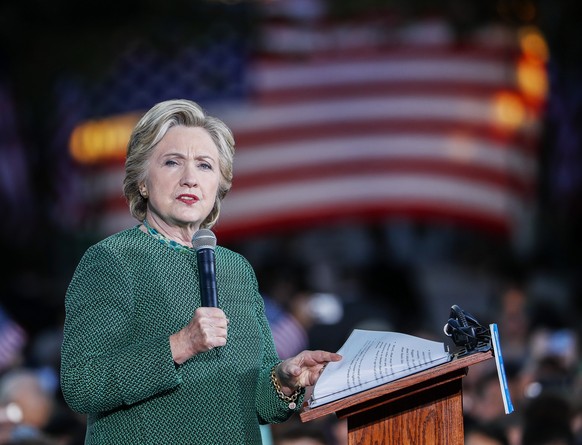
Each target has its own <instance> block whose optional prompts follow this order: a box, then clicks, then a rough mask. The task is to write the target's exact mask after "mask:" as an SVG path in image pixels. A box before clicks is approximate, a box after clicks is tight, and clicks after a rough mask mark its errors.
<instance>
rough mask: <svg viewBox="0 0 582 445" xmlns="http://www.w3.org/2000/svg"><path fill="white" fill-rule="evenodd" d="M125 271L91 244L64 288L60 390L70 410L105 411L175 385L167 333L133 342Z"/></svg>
mask: <svg viewBox="0 0 582 445" xmlns="http://www.w3.org/2000/svg"><path fill="white" fill-rule="evenodd" d="M128 270H129V268H127V267H124V264H123V261H122V260H121V259H120V258H118V257H117V256H116V255H115V254H114V253H113V252H112V251H111V250H109V249H106V248H105V247H103V246H100V245H96V246H93V247H91V248H90V249H88V250H87V252H86V253H85V255H84V256H83V258H82V259H81V261H80V262H79V265H78V266H77V269H76V270H75V273H74V275H73V278H72V280H71V283H70V284H69V287H68V289H67V292H66V296H65V323H64V331H63V344H62V347H61V390H62V393H63V396H64V398H65V401H66V402H67V404H68V405H69V407H70V408H71V409H73V410H74V411H77V412H81V413H97V412H104V411H109V410H112V409H115V408H119V407H121V406H123V405H130V404H133V403H135V402H138V401H140V400H144V399H146V398H148V397H151V396H152V395H155V394H158V393H160V392H162V391H166V390H169V389H171V388H173V387H175V386H177V385H179V384H180V375H179V372H178V371H177V370H176V368H175V366H174V363H173V360H172V356H171V351H170V344H169V337H168V336H167V335H160V336H152V337H149V338H147V339H139V340H135V339H133V336H132V324H133V318H134V306H133V294H132V291H133V290H132V277H131V276H130V275H129V273H128ZM144 376H147V378H144Z"/></svg>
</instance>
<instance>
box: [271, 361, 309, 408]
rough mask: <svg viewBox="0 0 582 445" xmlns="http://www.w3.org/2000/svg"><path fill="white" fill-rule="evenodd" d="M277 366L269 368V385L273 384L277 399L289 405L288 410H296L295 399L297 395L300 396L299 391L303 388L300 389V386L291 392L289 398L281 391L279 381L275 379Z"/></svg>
mask: <svg viewBox="0 0 582 445" xmlns="http://www.w3.org/2000/svg"><path fill="white" fill-rule="evenodd" d="M277 366H279V365H278V364H277V365H275V366H273V368H271V383H272V384H273V387H274V388H275V391H276V392H277V395H278V396H279V398H280V399H281V400H283V401H285V402H287V403H289V409H295V408H297V399H298V398H299V394H301V390H302V389H303V388H301V386H298V387H297V388H296V389H295V391H294V392H293V394H291V395H290V396H288V395H287V394H285V393H284V392H283V391H281V382H279V379H278V378H277V373H276V371H275V370H276V368H277Z"/></svg>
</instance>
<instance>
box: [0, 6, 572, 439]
mask: <svg viewBox="0 0 582 445" xmlns="http://www.w3.org/2000/svg"><path fill="white" fill-rule="evenodd" d="M581 9H582V7H581V6H580V5H579V4H578V3H577V2H575V1H572V0H446V1H441V2H434V1H428V0H392V1H390V0H384V1H381V0H359V1H355V0H335V1H330V0H327V1H326V0H271V1H267V0H263V1H261V0H254V1H250V0H249V1H236V0H229V1H227V0H225V1H218V0H207V1H192V0H190V1H187V0H173V1H172V2H163V3H162V2H157V1H147V0H145V1H144V0H142V1H140V2H137V1H133V0H127V1H122V2H120V1H116V2H113V1H111V0H102V1H99V2H92V1H90V2H88V3H87V2H84V3H81V2H70V1H67V0H54V1H51V2H42V1H38V0H32V1H29V2H25V3H22V2H2V3H1V5H0V24H1V26H0V203H1V204H2V209H3V211H2V218H1V219H2V230H1V231H0V243H1V244H0V245H1V247H2V252H3V253H4V265H3V266H2V274H3V279H2V280H1V282H0V299H1V300H0V303H1V307H0V372H2V374H0V376H2V375H8V374H10V371H13V370H15V369H19V370H22V371H23V370H34V371H35V372H36V374H37V375H41V376H42V382H44V383H43V384H44V386H45V388H48V389H49V392H51V394H53V395H54V397H55V398H57V399H58V398H59V395H58V362H59V356H58V354H59V347H60V329H61V326H62V320H63V316H64V311H63V297H64V293H65V291H66V287H67V285H68V282H69V280H70V278H71V276H72V274H73V271H74V268H75V266H76V264H77V262H78V261H79V259H80V257H81V255H82V254H83V252H84V251H85V249H86V248H87V247H88V246H89V245H91V244H92V243H94V242H96V241H98V240H100V239H102V238H104V237H105V236H107V235H109V234H112V233H114V232H116V231H118V230H121V229H123V228H127V227H131V226H132V225H135V224H137V221H135V220H132V218H131V216H130V214H129V211H128V210H127V206H126V204H125V201H124V200H123V197H122V190H121V184H122V180H123V174H124V172H123V163H124V156H125V147H126V143H127V140H128V137H129V134H130V132H131V129H132V127H133V125H134V124H135V123H136V122H137V119H138V118H139V117H140V115H141V113H143V112H144V111H145V110H147V109H148V108H150V107H151V106H152V105H153V104H155V103H156V102H159V101H161V100H165V99H170V98H188V99H192V100H195V101H197V102H199V103H200V104H201V105H202V106H203V107H204V108H206V109H207V110H208V111H209V112H210V113H211V114H213V115H216V116H217V117H219V118H221V119H222V120H224V121H225V122H226V123H227V124H228V125H229V126H230V127H231V128H232V129H233V131H234V134H235V139H236V143H237V154H236V156H235V172H234V174H235V176H234V183H233V189H232V191H231V193H230V194H229V195H228V196H227V198H226V200H225V202H224V205H223V212H222V216H221V218H220V220H219V223H218V224H217V226H216V227H215V232H216V234H217V237H218V241H219V243H220V244H222V245H225V246H227V247H230V248H232V249H234V250H237V251H239V252H240V253H242V254H243V255H245V256H246V257H247V258H248V259H249V261H250V262H251V263H252V265H253V266H254V267H255V270H256V271H257V275H258V277H259V283H260V286H261V290H262V292H263V294H264V296H265V301H266V304H267V311H268V315H269V319H270V321H271V322H272V327H273V332H274V334H275V339H276V341H277V342H278V344H277V346H278V348H279V350H280V354H281V356H282V357H283V356H285V355H287V354H289V355H291V354H293V353H294V352H295V351H296V350H297V349H299V348H304V347H310V348H326V349H330V350H336V349H337V348H339V346H341V343H342V342H343V340H345V338H346V337H347V335H348V334H349V333H350V332H351V330H352V329H353V328H355V327H363V328H370V329H384V330H396V331H402V332H408V333H414V334H417V335H423V336H429V337H432V338H436V339H439V340H443V336H444V334H443V331H442V327H443V325H444V324H445V322H446V321H447V319H448V316H449V311H450V307H451V305H452V304H458V305H459V306H461V307H462V308H463V309H465V310H467V311H469V312H471V313H472V314H473V315H474V316H476V317H477V319H479V320H480V321H481V322H482V323H483V324H486V323H491V322H495V323H498V325H499V328H500V333H501V341H502V346H503V348H504V352H505V353H506V354H507V360H508V368H510V370H511V371H513V373H512V376H516V379H519V385H520V386H519V389H516V393H515V398H516V399H517V402H516V403H517V404H518V405H519V401H520V400H521V399H522V397H524V398H525V399H527V398H529V399H534V398H537V397H538V396H540V395H541V394H542V393H544V392H543V391H542V390H543V389H544V388H545V389H547V388H554V387H555V386H556V385H557V386H558V387H559V388H560V393H561V394H562V393H567V394H568V395H569V396H568V404H569V409H571V410H572V412H577V411H576V410H579V404H580V397H579V392H578V383H577V382H578V379H579V369H578V368H579V357H578V356H579V351H578V348H579V341H578V338H579V330H580V326H579V325H580V323H579V320H580V314H581V312H582V307H581V298H580V292H581V284H582V283H581V279H580V273H581V272H582V269H581V265H582V253H581V249H580V248H581V247H582V245H581V243H580V238H581V237H580V233H579V230H578V228H579V227H580V224H581V223H582V218H581V216H582V212H581V209H582V206H581V205H580V204H581V194H582V193H581V192H582V114H581V113H582V72H581V68H582V66H581V62H580V61H581V60H582V58H581V56H582V53H581V45H582V28H581V27H580V25H579V18H580V17H581V15H580V13H581V12H582V11H581ZM289 329H294V330H293V331H292V332H293V335H289V332H290V331H289ZM548 359H552V360H554V359H555V360H557V362H556V363H554V362H552V363H553V364H554V365H555V368H552V369H553V370H554V372H555V373H557V377H556V374H551V375H550V376H549V377H548V376H547V375H546V374H544V378H542V377H540V373H541V372H542V371H541V369H543V370H544V372H546V371H547V369H548V368H547V366H546V365H547V363H546V362H545V361H544V360H548ZM542 365H544V366H545V367H544V366H542ZM484 372H485V371H484ZM475 374H476V375H477V376H480V375H481V374H480V373H479V372H475ZM524 376H525V377H524ZM468 380H469V382H468V384H470V382H471V380H470V379H468ZM478 380H479V379H478V378H475V381H474V386H475V387H477V386H478V385H477V383H476V382H477V381H478ZM540 382H542V383H543V384H542V383H540ZM564 382H566V383H564ZM533 383H537V384H538V386H535V385H533V386H532V384H533ZM536 388H537V389H536ZM475 391H476V392H475V394H477V393H478V392H479V391H478V390H477V388H475ZM528 391H529V392H528ZM469 393H470V391H469V388H468V389H467V394H469ZM544 394H545V393H544ZM477 399H478V397H477V396H475V399H474V400H477ZM471 400H473V399H470V398H467V402H466V408H467V412H468V416H467V417H471V418H472V417H479V416H478V415H477V414H474V413H484V412H486V410H485V409H483V408H482V407H480V408H475V407H476V406H480V405H478V403H477V402H475V401H474V400H473V401H474V403H472V402H471ZM497 402H498V401H497ZM3 403H4V405H3V406H8V402H7V401H6V400H4V401H3V399H2V384H1V381H0V405H2V404H3ZM498 405H499V403H497V405H496V406H498ZM548 406H549V405H548ZM471 407H473V410H474V411H471V409H472V408H471ZM493 411H494V413H493V414H499V413H497V412H495V410H493ZM554 411H555V410H554ZM469 414H470V415H469ZM53 416H54V413H53ZM568 416H569V415H568ZM63 417H66V416H63ZM492 417H495V415H492ZM563 417H567V416H566V415H564V416H563ZM47 418H48V417H47ZM568 419H570V417H568ZM575 419H576V418H575V416H573V415H572V423H571V425H570V424H569V425H568V428H567V429H568V430H569V433H571V436H569V437H570V439H571V440H572V441H573V440H574V438H573V437H574V434H575V432H577V431H578V430H579V428H580V426H579V425H578V426H575V425H577V424H576V423H575ZM1 420H2V414H1V413H0V423H1ZM479 420H483V419H479ZM515 423H516V424H518V423H519V425H520V426H521V427H523V425H525V423H527V422H523V423H521V419H520V421H519V422H517V421H516V422H515ZM539 423H540V422H537V424H538V425H539ZM56 424H57V422H55V421H53V422H52V423H50V425H53V426H52V428H54V430H56V429H58V428H57V427H56V426H54V425H56ZM64 424H67V425H69V426H66V427H65V426H63V427H60V428H61V429H63V430H66V429H67V428H70V424H68V423H66V422H64V421H63V423H62V424H61V425H64ZM73 424H75V423H74V422H73ZM531 424H536V422H533V423H531ZM43 425H44V426H42V428H44V429H47V428H49V427H48V426H47V425H49V424H48V423H44V424H43ZM75 425H76V424H75ZM570 426H571V428H570ZM507 428H509V427H507ZM54 430H53V431H54ZM521 431H522V433H521V434H525V433H523V429H522V430H521ZM63 434H64V433H63ZM528 434H529V433H528ZM548 434H549V433H548ZM56 435H57V434H56V433H54V434H53V436H56ZM528 437H529V436H528ZM533 437H538V438H539V437H542V435H541V434H534V436H533ZM330 440H331V439H330ZM334 440H335V439H334ZM515 440H518V439H515ZM528 440H530V439H528ZM61 443H72V442H65V439H63V441H62V442H61ZM329 443H332V442H329ZM334 443H335V442H334ZM517 443H518V442H513V445H515V444H517ZM524 443H528V444H532V443H534V442H533V441H530V442H524ZM535 443H542V442H535ZM568 443H574V442H568Z"/></svg>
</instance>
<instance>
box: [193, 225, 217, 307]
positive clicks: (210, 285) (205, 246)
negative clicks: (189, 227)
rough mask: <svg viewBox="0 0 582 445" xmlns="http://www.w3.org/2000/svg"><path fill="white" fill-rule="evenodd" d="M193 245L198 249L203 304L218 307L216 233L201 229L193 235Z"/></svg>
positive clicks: (197, 257)
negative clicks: (215, 253)
mask: <svg viewBox="0 0 582 445" xmlns="http://www.w3.org/2000/svg"><path fill="white" fill-rule="evenodd" d="M192 247H194V249H195V250H196V259H197V261H198V277H199V281H200V298H201V300H202V306H206V307H218V296H217V293H216V267H215V264H216V261H215V258H214V248H215V247H216V235H214V233H213V232H212V230H209V229H200V230H198V231H197V232H196V233H195V234H194V236H193V237H192Z"/></svg>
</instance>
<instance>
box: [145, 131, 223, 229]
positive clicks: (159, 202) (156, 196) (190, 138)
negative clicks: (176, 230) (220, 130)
mask: <svg viewBox="0 0 582 445" xmlns="http://www.w3.org/2000/svg"><path fill="white" fill-rule="evenodd" d="M219 184H220V169H219V155H218V149H217V147H216V145H214V142H213V141H212V139H211V138H210V135H209V134H208V132H207V131H206V130H204V129H203V128H200V127H184V126H174V127H172V128H170V130H168V132H167V133H166V135H165V136H164V137H163V139H162V140H161V141H160V142H159V143H158V144H157V146H156V147H155V148H154V150H153V152H152V155H151V158H150V161H149V165H148V172H147V179H146V182H145V184H144V186H145V191H146V193H147V195H148V215H151V216H152V217H153V218H154V219H155V220H156V221H158V222H163V224H164V225H167V226H169V227H188V228H189V229H190V230H198V229H199V228H200V224H201V223H202V221H204V219H205V218H206V217H207V216H208V214H209V213H210V212H211V211H212V208H213V206H214V202H215V200H216V195H217V193H218V186H219ZM148 219H149V217H148ZM159 220H161V221H159Z"/></svg>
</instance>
